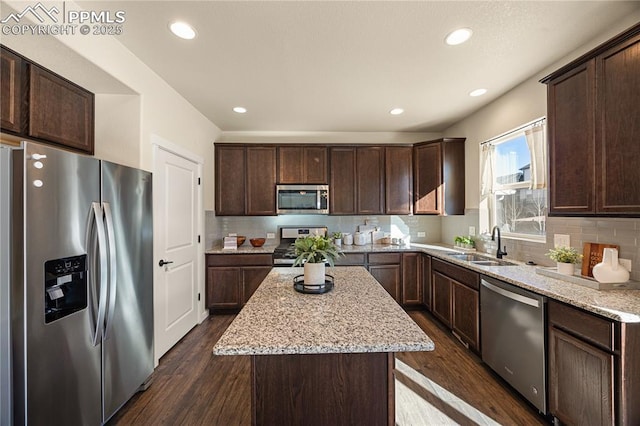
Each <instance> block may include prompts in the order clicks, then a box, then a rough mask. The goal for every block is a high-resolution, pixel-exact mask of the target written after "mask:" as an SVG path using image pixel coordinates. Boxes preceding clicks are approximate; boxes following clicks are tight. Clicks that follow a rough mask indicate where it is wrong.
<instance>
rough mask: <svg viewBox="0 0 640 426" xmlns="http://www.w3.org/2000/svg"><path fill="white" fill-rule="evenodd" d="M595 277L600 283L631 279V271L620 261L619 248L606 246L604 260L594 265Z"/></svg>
mask: <svg viewBox="0 0 640 426" xmlns="http://www.w3.org/2000/svg"><path fill="white" fill-rule="evenodd" d="M592 273H593V278H595V279H596V281H598V282H600V283H625V282H627V281H629V271H627V269H626V268H625V267H624V266H622V265H620V264H619V263H618V250H616V249H614V248H606V249H604V252H603V254H602V262H600V263H598V264H597V265H595V266H594V267H593V270H592Z"/></svg>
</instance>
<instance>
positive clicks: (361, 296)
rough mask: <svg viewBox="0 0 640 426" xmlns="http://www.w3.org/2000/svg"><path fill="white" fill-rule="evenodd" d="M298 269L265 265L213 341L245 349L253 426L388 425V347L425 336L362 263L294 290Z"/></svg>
mask: <svg viewBox="0 0 640 426" xmlns="http://www.w3.org/2000/svg"><path fill="white" fill-rule="evenodd" d="M302 273H303V271H302V268H273V269H272V270H271V272H270V273H269V275H267V277H266V278H265V280H264V281H263V282H262V284H261V285H260V287H259V288H258V290H257V291H256V292H255V293H254V295H253V296H252V297H251V299H250V300H249V301H248V303H247V304H246V305H245V307H244V308H243V309H242V311H241V312H240V313H239V314H238V316H237V317H236V318H235V320H234V321H233V323H232V324H231V325H230V326H229V328H228V329H227V330H226V331H225V333H224V334H223V336H222V337H221V338H220V340H219V341H218V342H217V343H216V344H215V346H214V348H213V353H214V355H248V356H251V357H252V408H253V414H252V417H253V424H258V425H269V424H305V425H313V424H318V425H326V424H335V425H338V424H367V425H393V424H394V423H395V418H394V416H395V409H394V394H395V393H394V379H393V369H394V353H395V352H407V351H432V350H433V349H434V344H433V342H432V340H431V339H430V338H429V337H428V336H427V335H426V334H425V333H424V332H423V331H422V330H421V329H420V328H419V327H418V326H417V325H416V324H415V322H413V320H412V319H411V318H410V317H409V316H408V315H407V313H406V312H405V311H404V310H403V309H402V308H401V307H400V306H399V305H398V304H397V303H396V302H395V301H394V300H393V298H392V297H391V296H390V295H389V294H388V293H387V292H386V291H385V290H384V288H383V287H382V286H381V285H380V284H379V283H378V282H377V281H376V280H375V279H374V278H373V277H372V276H371V275H370V274H369V273H368V272H367V270H366V269H365V268H363V267H336V268H328V269H327V273H328V274H331V275H333V276H334V278H335V287H334V289H333V290H332V291H330V292H328V293H325V294H302V293H299V292H297V291H295V290H294V289H293V279H294V277H295V276H297V275H301V274H302Z"/></svg>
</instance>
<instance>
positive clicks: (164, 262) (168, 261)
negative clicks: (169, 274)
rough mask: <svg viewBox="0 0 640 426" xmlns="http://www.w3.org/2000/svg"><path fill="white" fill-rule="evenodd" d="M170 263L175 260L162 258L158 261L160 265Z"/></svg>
mask: <svg viewBox="0 0 640 426" xmlns="http://www.w3.org/2000/svg"><path fill="white" fill-rule="evenodd" d="M170 263H173V260H167V261H164V260H162V259H160V262H158V266H164V265H168V264H170Z"/></svg>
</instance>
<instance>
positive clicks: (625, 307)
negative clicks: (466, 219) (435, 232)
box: [414, 244, 640, 323]
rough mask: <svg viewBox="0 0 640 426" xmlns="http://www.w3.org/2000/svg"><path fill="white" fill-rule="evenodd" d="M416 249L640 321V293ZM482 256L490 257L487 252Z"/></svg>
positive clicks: (438, 249) (430, 248)
mask: <svg viewBox="0 0 640 426" xmlns="http://www.w3.org/2000/svg"><path fill="white" fill-rule="evenodd" d="M415 249H421V251H422V252H424V253H427V254H430V255H432V256H434V257H437V258H440V259H444V260H446V261H448V262H451V263H454V264H458V265H460V266H464V267H465V268H468V269H471V270H474V271H476V272H479V273H481V274H484V275H487V276H490V277H493V278H496V279H499V280H502V281H506V282H508V283H510V284H513V285H515V286H517V287H521V288H524V289H526V290H530V291H533V292H534V293H538V294H541V295H543V296H547V297H549V298H551V299H554V300H558V301H560V302H565V303H567V304H569V305H572V306H576V307H579V308H582V309H584V310H586V311H589V312H593V313H596V314H599V315H602V316H604V317H607V318H611V319H613V320H616V321H620V322H627V323H637V322H640V290H594V289H592V288H588V287H584V286H581V285H578V284H574V283H571V282H569V281H564V280H560V279H556V278H552V277H548V276H545V275H540V274H538V273H537V272H536V268H538V267H539V265H536V266H530V265H526V264H524V263H523V262H518V261H515V260H512V259H508V258H505V259H503V260H507V261H509V262H512V263H514V265H513V266H483V265H476V264H474V263H471V262H467V261H464V260H458V259H455V258H452V257H451V256H449V255H448V254H447V253H451V252H453V251H456V250H455V249H453V248H451V247H450V248H448V249H447V248H446V246H435V245H422V244H415V245H414V250H415ZM479 254H482V255H483V256H490V255H487V254H485V253H479ZM490 257H491V256H490Z"/></svg>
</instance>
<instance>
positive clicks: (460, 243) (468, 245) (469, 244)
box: [453, 235, 476, 249]
mask: <svg viewBox="0 0 640 426" xmlns="http://www.w3.org/2000/svg"><path fill="white" fill-rule="evenodd" d="M453 242H454V245H455V246H456V247H460V248H465V249H472V248H474V247H475V245H476V243H475V241H473V238H471V237H463V236H460V235H458V236H457V237H455V238H454V240H453Z"/></svg>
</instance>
